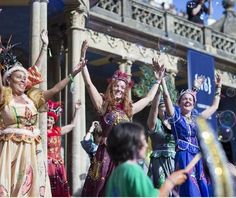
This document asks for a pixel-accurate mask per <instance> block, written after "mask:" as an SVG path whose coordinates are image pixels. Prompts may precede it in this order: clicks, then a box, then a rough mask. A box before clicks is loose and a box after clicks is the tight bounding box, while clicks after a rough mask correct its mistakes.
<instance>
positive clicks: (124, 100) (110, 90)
mask: <svg viewBox="0 0 236 198" xmlns="http://www.w3.org/2000/svg"><path fill="white" fill-rule="evenodd" d="M87 47H88V45H87V41H85V42H84V43H83V46H82V51H81V57H82V60H84V58H85V53H86V50H87ZM155 62H156V60H155V59H153V63H155ZM153 65H155V64H153ZM154 69H155V68H154ZM154 73H155V76H156V79H157V80H156V83H155V84H154V85H153V87H152V88H151V90H150V91H149V93H148V94H147V96H146V97H144V98H142V99H140V100H139V101H137V102H135V103H132V101H131V100H130V98H129V91H130V89H131V87H132V82H131V81H130V77H129V75H128V74H126V73H124V72H122V71H119V70H118V71H116V72H115V73H114V74H113V76H112V78H111V79H110V82H109V85H108V87H107V90H106V92H105V94H104V96H102V95H101V94H100V93H99V92H98V90H97V89H96V87H95V86H94V84H93V83H92V81H91V78H90V75H89V72H88V69H87V66H85V67H83V69H82V75H83V78H84V81H85V85H86V88H87V90H88V93H89V95H90V99H91V100H92V103H93V105H94V107H95V109H96V110H97V112H98V114H99V116H100V124H101V126H102V129H103V132H102V141H101V142H100V144H99V146H98V150H97V152H96V154H95V156H94V158H93V161H92V163H91V166H90V168H89V171H88V175H87V178H86V180H85V184H84V188H83V191H82V196H87V197H90V196H91V197H92V196H95V197H98V196H105V185H106V182H107V179H108V178H109V176H110V174H111V172H112V171H113V170H114V168H115V164H114V163H113V161H112V160H111V159H110V157H109V155H108V152H107V145H106V139H107V136H108V134H109V132H110V130H111V128H112V127H113V126H114V125H117V124H118V123H120V122H127V121H128V122H130V121H131V120H132V117H133V115H134V114H136V113H138V112H140V111H141V110H142V109H144V108H145V107H146V106H147V105H148V104H149V103H150V102H151V101H152V100H153V98H154V96H155V94H156V91H157V89H158V87H159V84H160V82H161V79H162V77H163V76H164V69H163V68H160V69H159V70H158V71H155V72H154ZM124 144H125V142H124Z"/></svg>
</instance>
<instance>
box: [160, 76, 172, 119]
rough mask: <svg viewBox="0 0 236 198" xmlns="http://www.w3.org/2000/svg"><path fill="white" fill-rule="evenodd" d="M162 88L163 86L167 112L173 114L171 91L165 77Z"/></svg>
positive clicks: (169, 114)
mask: <svg viewBox="0 0 236 198" xmlns="http://www.w3.org/2000/svg"><path fill="white" fill-rule="evenodd" d="M161 84H162V88H163V98H164V102H165V106H166V112H167V115H168V116H173V115H174V106H173V103H172V101H171V98H170V94H169V91H168V89H167V86H166V81H165V78H162V81H161Z"/></svg>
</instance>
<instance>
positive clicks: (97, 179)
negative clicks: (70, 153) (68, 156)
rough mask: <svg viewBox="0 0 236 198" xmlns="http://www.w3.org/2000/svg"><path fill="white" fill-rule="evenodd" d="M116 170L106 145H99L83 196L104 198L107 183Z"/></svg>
mask: <svg viewBox="0 0 236 198" xmlns="http://www.w3.org/2000/svg"><path fill="white" fill-rule="evenodd" d="M114 168H115V164H114V162H112V161H111V159H110V157H109V155H108V153H107V148H106V146H105V144H102V145H99V147H98V150H97V152H96V155H95V156H94V158H93V160H92V163H91V165H90V168H89V171H88V175H87V178H86V180H85V183H84V187H83V191H82V196H84V197H104V196H105V185H106V182H107V180H108V178H109V176H110V175H111V173H112V171H113V170H114Z"/></svg>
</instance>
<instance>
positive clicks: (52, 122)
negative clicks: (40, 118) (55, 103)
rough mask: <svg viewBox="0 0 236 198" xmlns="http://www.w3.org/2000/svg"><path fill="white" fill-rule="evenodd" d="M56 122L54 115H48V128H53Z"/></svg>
mask: <svg viewBox="0 0 236 198" xmlns="http://www.w3.org/2000/svg"><path fill="white" fill-rule="evenodd" d="M54 124H55V119H54V118H53V117H52V116H48V119H47V128H48V129H52V127H53V125H54Z"/></svg>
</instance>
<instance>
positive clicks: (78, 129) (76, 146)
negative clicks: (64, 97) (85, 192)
mask: <svg viewBox="0 0 236 198" xmlns="http://www.w3.org/2000/svg"><path fill="white" fill-rule="evenodd" d="M78 3H79V6H78V7H77V8H76V9H74V10H70V12H69V14H70V32H69V39H68V40H69V52H70V56H69V65H71V66H72V67H75V66H76V65H77V64H78V63H79V60H80V52H81V46H82V42H83V40H84V39H85V38H86V37H85V36H86V35H85V32H84V30H85V29H84V28H85V19H86V16H87V11H88V9H87V8H88V7H87V6H85V5H86V4H84V3H82V2H81V1H79V2H78ZM73 83H74V87H75V89H74V91H73V95H72V96H73V97H72V98H73V99H72V100H73V109H74V106H75V103H76V102H77V101H78V99H79V100H80V101H81V103H82V105H81V108H80V110H79V111H80V112H79V116H78V117H77V120H76V121H75V128H74V130H73V132H72V142H71V143H72V148H71V149H72V156H71V157H72V168H71V169H70V170H69V168H68V171H69V175H70V176H71V178H72V186H71V187H72V194H73V196H79V195H80V193H81V189H82V187H83V184H84V179H85V175H86V174H87V164H88V163H87V162H88V160H87V159H88V156H87V154H86V153H85V151H84V150H83V148H82V147H81V145H80V141H81V140H82V139H83V136H84V132H85V131H86V116H85V85H84V81H83V78H82V75H81V73H79V74H78V75H77V76H76V77H75V78H74V82H73Z"/></svg>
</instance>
